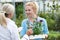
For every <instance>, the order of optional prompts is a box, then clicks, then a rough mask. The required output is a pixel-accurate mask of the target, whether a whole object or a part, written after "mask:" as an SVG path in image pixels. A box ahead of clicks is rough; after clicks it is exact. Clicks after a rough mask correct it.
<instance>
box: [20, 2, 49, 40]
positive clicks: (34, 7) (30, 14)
mask: <svg viewBox="0 0 60 40" xmlns="http://www.w3.org/2000/svg"><path fill="white" fill-rule="evenodd" d="M38 9H39V7H38V4H37V3H36V2H27V3H26V4H25V14H26V15H27V19H24V20H23V21H22V25H21V26H22V27H23V29H22V31H21V32H20V35H21V36H24V35H25V34H26V32H27V30H28V25H27V22H29V25H30V28H33V26H32V24H33V22H34V21H40V20H42V21H43V23H42V32H43V34H46V37H48V33H49V32H48V27H47V22H46V20H45V19H44V18H41V17H39V16H38V15H37V14H38ZM34 19H36V20H34ZM34 40H42V39H41V38H38V39H34Z"/></svg>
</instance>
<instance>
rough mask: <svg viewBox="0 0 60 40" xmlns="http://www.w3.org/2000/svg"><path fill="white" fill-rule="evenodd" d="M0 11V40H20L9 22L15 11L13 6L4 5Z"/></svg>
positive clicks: (14, 25) (15, 29)
mask: <svg viewBox="0 0 60 40" xmlns="http://www.w3.org/2000/svg"><path fill="white" fill-rule="evenodd" d="M2 10H3V13H0V40H20V38H19V34H18V29H17V26H16V24H15V22H14V21H12V20H11V18H12V17H13V15H14V11H15V8H14V6H13V5H11V4H8V3H7V4H4V5H3V6H2Z"/></svg>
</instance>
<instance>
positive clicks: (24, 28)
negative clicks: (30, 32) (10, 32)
mask: <svg viewBox="0 0 60 40" xmlns="http://www.w3.org/2000/svg"><path fill="white" fill-rule="evenodd" d="M21 27H22V30H21V32H20V36H21V37H23V36H24V35H25V34H26V23H25V21H22V24H21Z"/></svg>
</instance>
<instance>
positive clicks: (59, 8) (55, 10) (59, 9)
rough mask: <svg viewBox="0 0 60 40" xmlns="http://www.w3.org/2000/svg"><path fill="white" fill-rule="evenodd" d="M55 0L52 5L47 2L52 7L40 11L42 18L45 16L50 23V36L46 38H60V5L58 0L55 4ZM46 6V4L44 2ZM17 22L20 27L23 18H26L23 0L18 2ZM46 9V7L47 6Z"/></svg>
mask: <svg viewBox="0 0 60 40" xmlns="http://www.w3.org/2000/svg"><path fill="white" fill-rule="evenodd" d="M54 3H55V1H52V5H51V6H50V4H49V3H47V7H48V8H50V10H49V9H48V10H47V11H44V9H43V11H39V13H38V15H39V16H40V17H42V18H45V19H46V20H47V23H48V29H49V37H48V38H47V39H46V40H60V5H59V3H58V2H57V3H56V4H54ZM43 5H44V6H45V5H46V4H43ZM15 8H16V24H17V25H18V27H20V26H21V22H22V20H23V19H24V18H25V15H24V3H23V2H16V3H15ZM45 9H46V8H45Z"/></svg>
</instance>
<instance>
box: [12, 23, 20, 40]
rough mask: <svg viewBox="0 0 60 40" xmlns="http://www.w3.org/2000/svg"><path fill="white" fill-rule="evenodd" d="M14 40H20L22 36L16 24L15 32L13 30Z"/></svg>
mask: <svg viewBox="0 0 60 40" xmlns="http://www.w3.org/2000/svg"><path fill="white" fill-rule="evenodd" d="M12 31H13V32H12V40H20V36H19V32H18V28H17V25H16V24H14V27H13V30H12Z"/></svg>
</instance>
